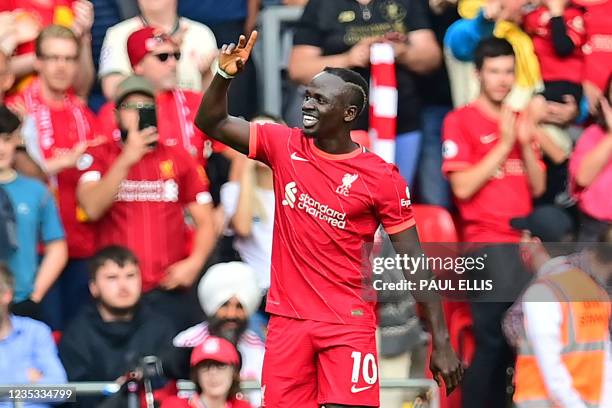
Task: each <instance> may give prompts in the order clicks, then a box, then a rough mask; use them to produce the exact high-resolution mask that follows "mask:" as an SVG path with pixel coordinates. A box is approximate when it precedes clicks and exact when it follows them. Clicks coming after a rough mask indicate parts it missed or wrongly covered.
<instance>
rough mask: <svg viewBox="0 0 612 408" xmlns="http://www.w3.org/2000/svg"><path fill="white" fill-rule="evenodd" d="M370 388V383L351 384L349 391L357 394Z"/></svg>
mask: <svg viewBox="0 0 612 408" xmlns="http://www.w3.org/2000/svg"><path fill="white" fill-rule="evenodd" d="M370 388H372V386H371V385H368V386H367V387H357V386H356V385H355V384H353V386H352V387H351V392H352V393H353V394H357V393H358V392H362V391H366V390H369V389H370Z"/></svg>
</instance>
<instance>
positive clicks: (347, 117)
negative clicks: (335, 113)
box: [344, 105, 359, 123]
mask: <svg viewBox="0 0 612 408" xmlns="http://www.w3.org/2000/svg"><path fill="white" fill-rule="evenodd" d="M357 116H359V108H358V107H357V106H355V105H349V107H348V108H346V109H345V110H344V121H345V122H347V123H349V122H352V121H354V120H355V119H357Z"/></svg>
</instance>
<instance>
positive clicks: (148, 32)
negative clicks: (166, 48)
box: [127, 26, 176, 68]
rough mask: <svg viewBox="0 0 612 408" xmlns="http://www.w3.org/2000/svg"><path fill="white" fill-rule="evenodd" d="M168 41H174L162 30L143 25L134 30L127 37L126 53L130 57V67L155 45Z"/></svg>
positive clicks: (136, 63)
mask: <svg viewBox="0 0 612 408" xmlns="http://www.w3.org/2000/svg"><path fill="white" fill-rule="evenodd" d="M164 42H169V43H172V44H175V45H176V43H175V42H174V41H173V40H172V37H170V36H169V35H168V34H165V33H164V32H163V31H161V30H159V29H157V28H154V27H151V26H147V27H143V28H141V29H140V30H138V31H134V32H133V33H132V34H130V36H129V37H128V39H127V53H128V57H129V58H130V63H131V64H132V68H133V67H135V66H136V65H138V63H139V62H140V61H142V59H143V58H144V57H145V56H146V55H147V54H148V53H150V52H151V51H153V49H154V48H155V46H156V45H158V44H162V43H164Z"/></svg>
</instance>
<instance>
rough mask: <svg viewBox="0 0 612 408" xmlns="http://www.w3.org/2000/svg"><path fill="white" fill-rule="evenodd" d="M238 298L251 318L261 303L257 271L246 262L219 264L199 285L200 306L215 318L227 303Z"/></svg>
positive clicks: (212, 267) (212, 268)
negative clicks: (233, 298)
mask: <svg viewBox="0 0 612 408" xmlns="http://www.w3.org/2000/svg"><path fill="white" fill-rule="evenodd" d="M234 296H236V297H237V298H238V301H239V302H240V304H241V305H242V307H243V308H244V310H245V311H246V312H247V315H248V316H251V315H252V314H253V313H255V311H256V310H257V308H258V307H259V303H260V302H261V298H262V295H261V291H260V289H259V287H258V286H257V278H256V276H255V271H254V270H253V269H252V268H251V267H250V266H248V265H247V264H245V263H244V262H227V263H219V264H216V265H213V266H211V267H210V268H208V270H207V271H206V273H205V274H204V276H203V277H202V280H201V281H200V283H199V285H198V298H199V299H200V305H201V306H202V309H204V312H205V313H206V315H207V316H213V315H214V314H215V313H217V310H219V308H220V307H221V306H223V304H224V303H225V302H227V301H228V300H230V299H231V298H232V297H234Z"/></svg>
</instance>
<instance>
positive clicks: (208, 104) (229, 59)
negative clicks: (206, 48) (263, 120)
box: [195, 31, 257, 154]
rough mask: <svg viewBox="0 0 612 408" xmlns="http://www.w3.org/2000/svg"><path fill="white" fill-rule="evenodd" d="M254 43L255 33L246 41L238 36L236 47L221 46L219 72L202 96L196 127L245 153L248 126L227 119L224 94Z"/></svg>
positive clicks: (243, 64)
mask: <svg viewBox="0 0 612 408" xmlns="http://www.w3.org/2000/svg"><path fill="white" fill-rule="evenodd" d="M255 41H257V31H253V32H252V33H251V35H250V37H249V40H248V41H247V40H246V37H245V36H244V35H241V36H240V39H239V41H238V45H235V44H234V43H232V44H230V45H223V47H222V48H221V52H220V53H219V62H218V72H217V74H216V75H215V77H214V78H213V80H212V82H211V84H210V86H209V87H208V90H207V91H206V92H205V93H204V96H203V97H202V102H201V103H200V108H199V109H198V114H197V115H196V118H195V124H196V126H197V127H198V128H199V129H200V130H202V131H203V132H204V133H206V134H207V135H209V136H210V137H212V138H214V139H216V140H218V141H220V142H222V143H224V144H226V145H228V146H230V147H232V148H234V149H236V150H238V151H239V152H241V153H245V154H247V153H248V151H249V132H250V125H249V122H247V121H246V120H244V119H241V118H237V117H233V116H230V115H229V114H228V111H227V91H228V89H229V86H230V83H231V78H232V77H234V76H235V75H237V74H239V73H240V72H241V71H242V70H243V69H244V66H245V64H246V63H247V61H248V59H249V56H250V55H251V51H252V50H253V46H254V45H255Z"/></svg>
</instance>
